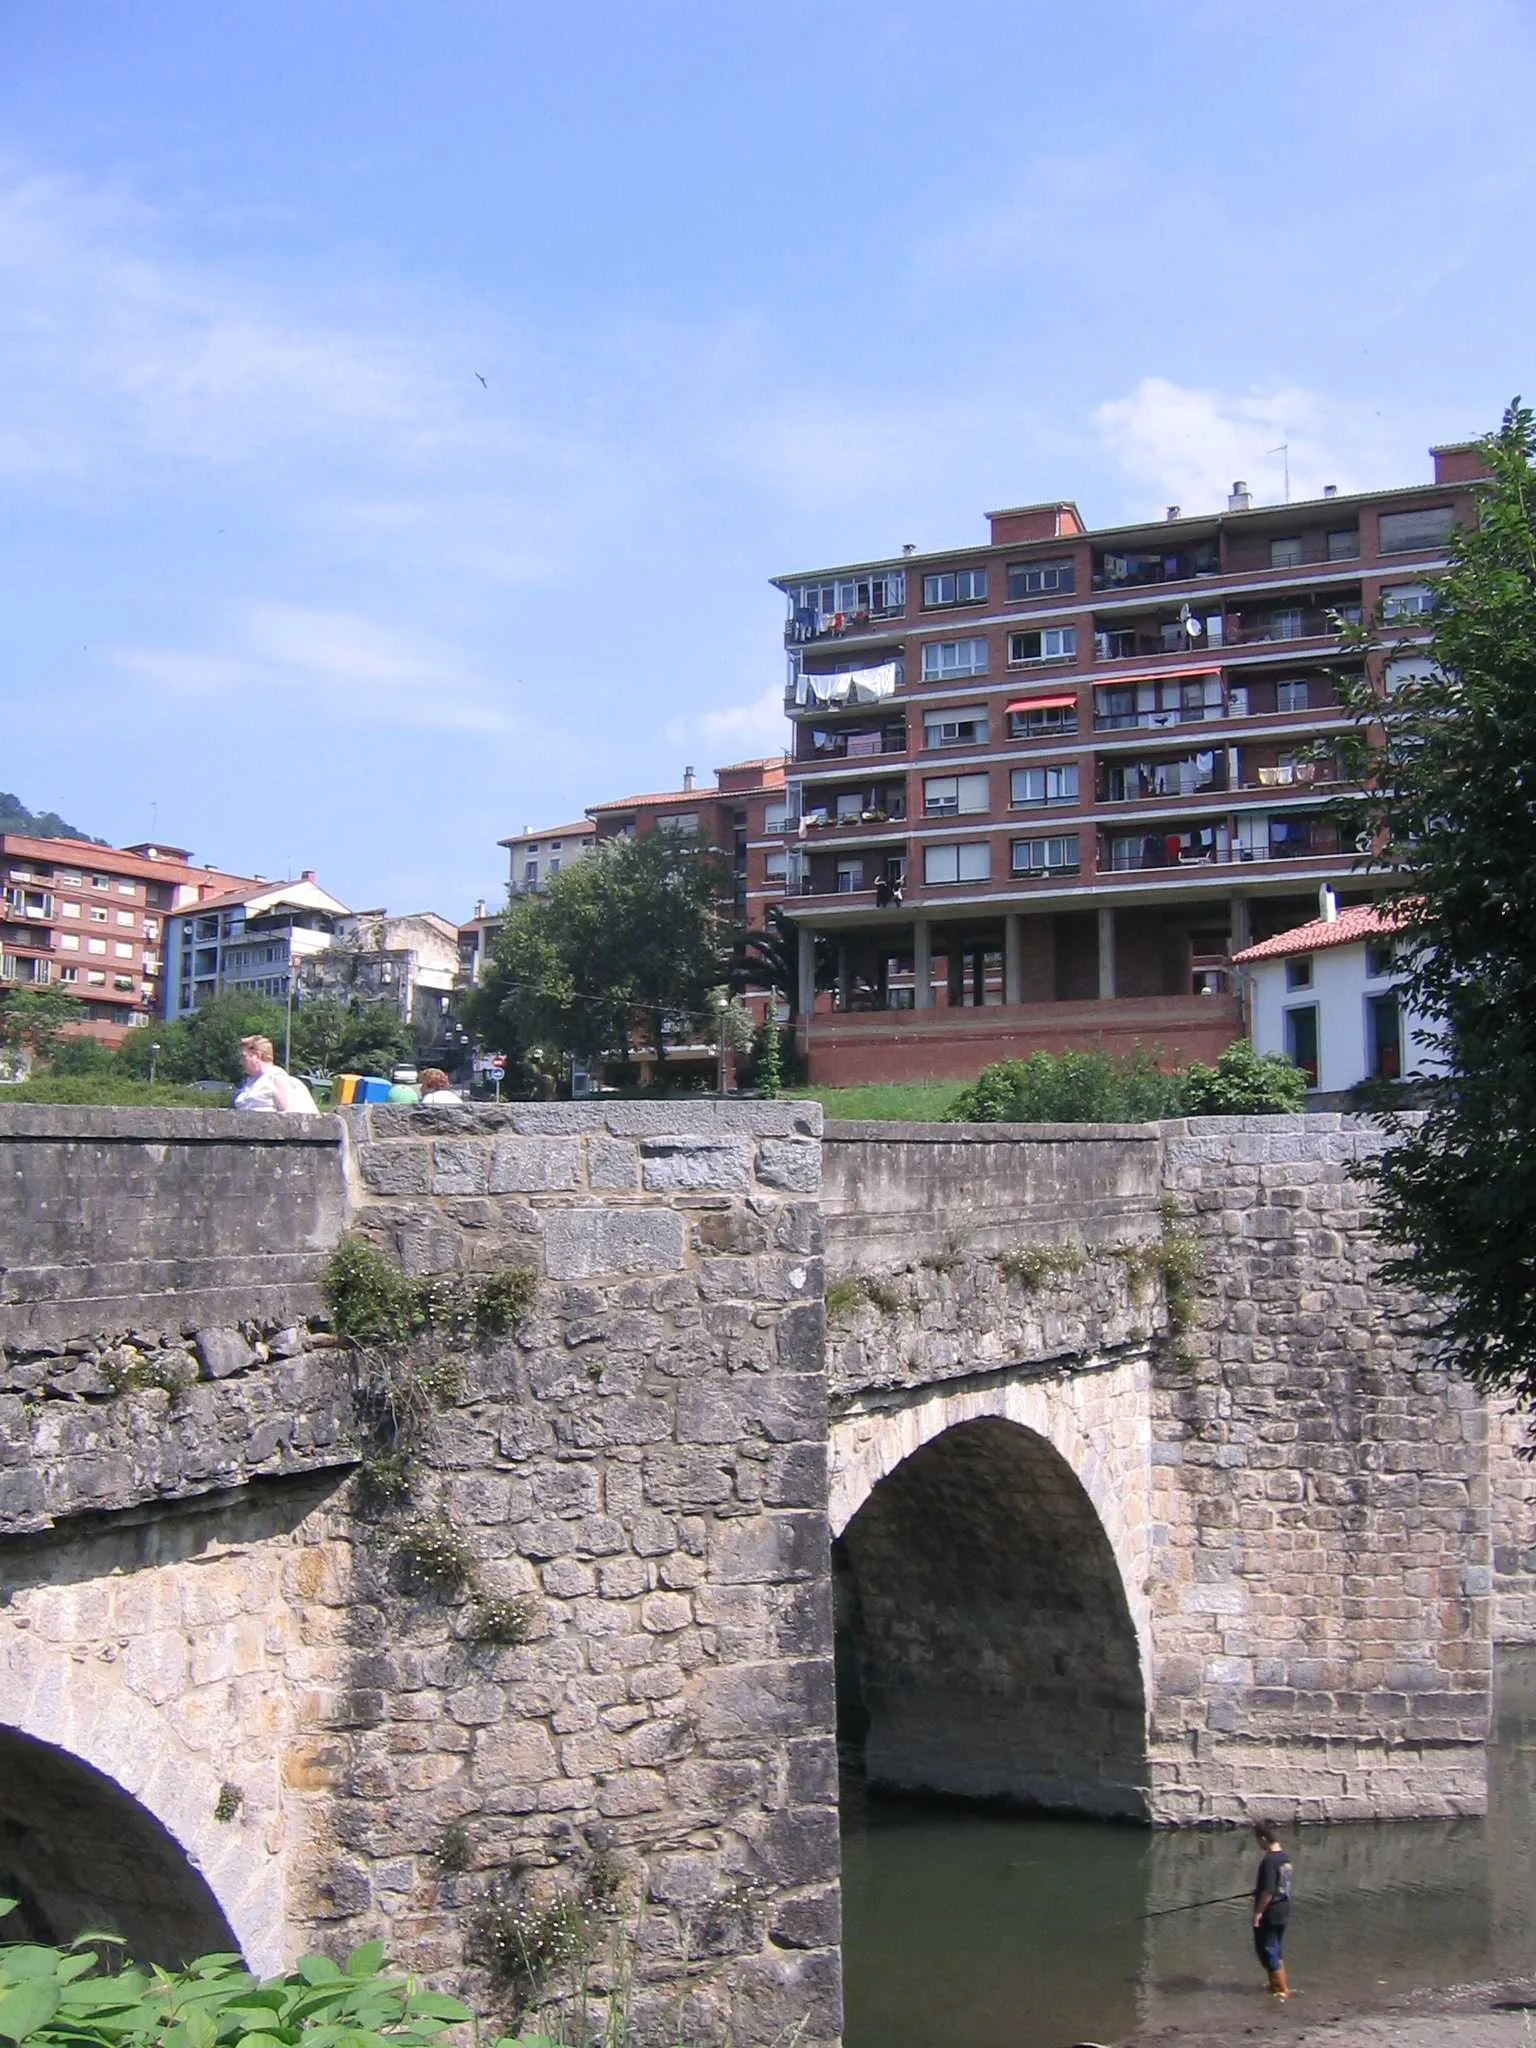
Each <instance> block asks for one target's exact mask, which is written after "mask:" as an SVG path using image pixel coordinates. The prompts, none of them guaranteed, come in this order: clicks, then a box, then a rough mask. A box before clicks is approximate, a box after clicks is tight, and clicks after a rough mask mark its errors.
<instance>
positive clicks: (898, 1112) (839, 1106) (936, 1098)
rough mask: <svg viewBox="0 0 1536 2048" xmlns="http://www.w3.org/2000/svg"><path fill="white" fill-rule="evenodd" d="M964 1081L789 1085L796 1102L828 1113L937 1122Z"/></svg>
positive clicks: (904, 1121) (850, 1119) (850, 1117)
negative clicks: (862, 1085) (861, 1085)
mask: <svg viewBox="0 0 1536 2048" xmlns="http://www.w3.org/2000/svg"><path fill="white" fill-rule="evenodd" d="M965 1086H966V1083H965V1082H964V1081H908V1082H900V1083H898V1082H894V1081H892V1082H883V1083H877V1082H871V1083H870V1085H869V1086H868V1087H865V1088H788V1089H786V1090H785V1094H786V1095H790V1096H793V1097H794V1098H795V1100H796V1101H797V1102H819V1103H820V1104H821V1106H822V1108H823V1109H824V1110H825V1111H826V1113H827V1115H828V1117H836V1118H839V1119H841V1120H843V1121H846V1122H850V1123H852V1122H857V1121H859V1120H860V1119H868V1120H869V1121H871V1122H880V1123H893V1124H936V1123H941V1122H942V1121H943V1119H944V1115H945V1112H946V1111H947V1110H948V1109H949V1106H950V1104H951V1103H952V1102H953V1101H954V1100H955V1097H956V1096H957V1095H958V1094H959V1093H960V1091H961V1090H962V1089H963V1088H964V1087H965Z"/></svg>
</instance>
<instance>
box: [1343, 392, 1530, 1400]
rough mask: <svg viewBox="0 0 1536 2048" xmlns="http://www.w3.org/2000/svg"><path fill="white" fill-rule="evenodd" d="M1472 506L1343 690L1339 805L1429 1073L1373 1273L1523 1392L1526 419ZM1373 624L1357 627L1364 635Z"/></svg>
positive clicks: (1397, 1155)
mask: <svg viewBox="0 0 1536 2048" xmlns="http://www.w3.org/2000/svg"><path fill="white" fill-rule="evenodd" d="M1483 445H1484V448H1485V451H1486V456H1487V460H1488V464H1489V467H1490V471H1491V476H1490V480H1489V482H1488V483H1487V485H1486V486H1484V487H1483V488H1482V491H1481V494H1480V503H1479V515H1478V519H1477V522H1476V524H1475V525H1474V526H1472V527H1471V528H1469V529H1466V530H1463V531H1459V532H1457V533H1455V534H1453V536H1452V538H1451V541H1450V544H1449V548H1448V552H1449V556H1450V569H1449V572H1448V573H1447V575H1446V576H1445V578H1444V579H1443V580H1442V581H1441V582H1439V583H1438V584H1437V585H1436V604H1435V609H1434V612H1433V614H1432V619H1431V628H1432V630H1431V641H1430V645H1429V647H1428V649H1427V650H1426V649H1425V648H1423V647H1422V646H1419V647H1416V648H1414V650H1413V658H1412V660H1411V661H1405V662H1404V663H1403V666H1402V668H1401V669H1399V670H1398V672H1397V674H1396V675H1394V677H1393V682H1394V684H1395V687H1393V688H1391V689H1389V690H1382V691H1380V692H1379V693H1378V692H1376V691H1373V690H1372V689H1371V688H1370V687H1369V685H1355V686H1353V687H1352V689H1351V695H1350V702H1351V709H1352V711H1353V713H1354V716H1355V721H1356V729H1355V733H1354V735H1353V738H1352V741H1351V743H1350V744H1349V745H1348V746H1347V747H1346V748H1345V749H1343V750H1341V751H1342V760H1343V766H1344V768H1345V771H1346V773H1348V774H1350V775H1351V776H1352V777H1354V778H1363V777H1365V776H1367V775H1368V776H1369V777H1370V783H1369V787H1368V788H1367V790H1366V792H1365V793H1364V794H1363V795H1361V796H1359V797H1357V798H1356V799H1354V800H1353V802H1352V803H1350V804H1349V805H1348V806H1347V807H1346V810H1345V822H1346V824H1347V827H1348V829H1350V830H1351V831H1353V832H1354V833H1355V834H1356V835H1357V836H1358V837H1359V838H1360V839H1361V840H1362V842H1363V843H1367V844H1370V845H1372V846H1373V847H1374V849H1375V852H1374V855H1373V864H1374V865H1375V866H1376V868H1377V869H1378V870H1379V872H1380V874H1381V876H1382V878H1383V880H1384V883H1385V890H1386V901H1387V903H1388V905H1389V906H1390V907H1391V910H1392V912H1393V914H1394V915H1395V917H1396V919H1397V921H1398V927H1399V940H1398V951H1399V956H1400V962H1401V967H1402V975H1401V985H1402V988H1403V990H1404V993H1405V994H1406V996H1407V998H1408V1004H1409V1007H1410V1008H1411V1009H1413V1010H1416V1011H1418V1012H1419V1013H1420V1014H1421V1015H1422V1016H1424V1017H1425V1018H1426V1019H1427V1020H1428V1021H1429V1024H1430V1027H1431V1030H1432V1033H1433V1036H1434V1038H1435V1040H1436V1042H1437V1044H1438V1048H1439V1050H1440V1053H1441V1056H1442V1058H1443V1059H1444V1061H1445V1062H1446V1067H1447V1071H1446V1073H1445V1074H1444V1076H1443V1077H1442V1078H1439V1079H1437V1080H1434V1081H1433V1082H1431V1083H1430V1084H1429V1086H1428V1087H1427V1089H1426V1091H1425V1094H1426V1099H1427V1111H1426V1114H1425V1116H1424V1118H1423V1120H1422V1121H1421V1122H1418V1123H1417V1124H1414V1123H1410V1122H1409V1121H1408V1120H1407V1119H1406V1118H1401V1117H1399V1118H1393V1119H1390V1120H1389V1121H1390V1122H1391V1125H1392V1129H1393V1135H1394V1143H1393V1145H1392V1146H1391V1147H1390V1149H1389V1150H1388V1151H1387V1153H1386V1154H1385V1156H1384V1157H1383V1158H1382V1159H1381V1160H1380V1162H1379V1163H1378V1164H1377V1165H1375V1166H1374V1168H1372V1169H1371V1173H1372V1177H1373V1178H1374V1180H1375V1182H1376V1186H1377V1192H1378V1196H1379V1201H1380V1227H1381V1230H1382V1233H1383V1235H1384V1237H1385V1239H1386V1241H1387V1243H1388V1245H1389V1246H1390V1247H1392V1248H1393V1255H1392V1257H1391V1258H1390V1259H1389V1260H1388V1262H1387V1264H1386V1266H1385V1268H1384V1277H1385V1278H1387V1279H1388V1280H1396V1281H1405V1282H1409V1283H1411V1284H1413V1285H1414V1286H1416V1287H1418V1288H1420V1289H1422V1290H1423V1291H1424V1292H1425V1293H1426V1294H1427V1295H1428V1296H1429V1298H1430V1299H1431V1300H1432V1301H1433V1302H1435V1303H1436V1304H1437V1307H1438V1319H1437V1320H1438V1332H1439V1337H1440V1341H1441V1344H1442V1347H1443V1351H1444V1355H1445V1356H1446V1357H1447V1359H1448V1360H1449V1361H1450V1362H1452V1363H1454V1364H1455V1365H1457V1366H1459V1367H1460V1368H1461V1369H1462V1370H1463V1371H1464V1372H1466V1373H1468V1374H1469V1375H1470V1376H1471V1377H1472V1378H1473V1379H1474V1380H1475V1381H1476V1382H1477V1383H1478V1384H1479V1385H1481V1386H1483V1387H1486V1388H1489V1389H1503V1390H1508V1391H1510V1392H1513V1393H1514V1394H1515V1395H1517V1396H1518V1397H1519V1398H1520V1399H1521V1400H1522V1401H1523V1402H1526V1403H1533V1402H1536V472H1533V458H1536V419H1533V415H1532V413H1531V412H1530V410H1529V409H1528V408H1527V407H1525V406H1524V405H1522V404H1521V403H1520V402H1519V401H1518V400H1516V402H1515V403H1514V404H1513V405H1512V406H1511V407H1510V409H1509V411H1508V412H1507V413H1506V415H1505V417H1504V421H1503V425H1502V427H1501V429H1500V431H1499V432H1498V433H1497V434H1495V435H1493V436H1490V437H1489V438H1488V440H1487V441H1486V442H1485V443H1484V444H1483ZM1382 625H1383V622H1382V621H1380V620H1378V621H1377V622H1376V624H1375V629H1374V633H1368V634H1367V635H1366V636H1364V638H1363V640H1362V643H1361V644H1362V645H1363V644H1365V643H1366V641H1370V640H1374V644H1375V645H1376V646H1377V647H1378V649H1379V650H1380V651H1382V652H1383V653H1385V654H1387V655H1389V656H1390V655H1392V654H1393V653H1394V652H1395V653H1398V654H1404V653H1406V650H1405V649H1396V650H1394V649H1393V648H1392V647H1391V646H1390V645H1387V646H1383V641H1384V639H1385V637H1386V636H1385V635H1384V634H1383V631H1382Z"/></svg>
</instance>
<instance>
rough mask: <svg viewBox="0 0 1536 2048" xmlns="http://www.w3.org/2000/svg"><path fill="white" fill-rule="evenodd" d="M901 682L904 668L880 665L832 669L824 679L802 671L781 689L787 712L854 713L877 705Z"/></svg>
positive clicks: (891, 663)
mask: <svg viewBox="0 0 1536 2048" xmlns="http://www.w3.org/2000/svg"><path fill="white" fill-rule="evenodd" d="M902 680H903V664H902V663H901V662H899V661H883V662H878V663H876V664H874V665H873V666H871V667H868V668H849V669H835V670H831V671H829V672H828V673H826V674H824V675H818V674H816V673H815V672H814V671H812V670H805V669H802V670H801V671H800V672H799V673H798V674H796V675H794V676H792V677H791V679H790V681H789V682H788V683H787V684H786V685H785V688H784V709H785V710H786V711H788V712H795V711H809V712H830V711H857V710H860V709H864V708H867V707H868V706H869V705H871V704H880V703H883V702H884V701H885V699H886V698H888V697H891V696H893V695H894V694H895V692H896V690H897V689H898V688H899V687H900V685H901V683H902Z"/></svg>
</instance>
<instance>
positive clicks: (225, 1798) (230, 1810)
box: [213, 1780, 245, 1823]
mask: <svg viewBox="0 0 1536 2048" xmlns="http://www.w3.org/2000/svg"><path fill="white" fill-rule="evenodd" d="M244 1801H245V1794H244V1793H243V1792H242V1791H241V1789H240V1787H239V1786H238V1785H231V1784H230V1783H229V1782H228V1781H227V1780H226V1782H225V1783H224V1784H222V1785H221V1786H220V1787H219V1796H218V1798H217V1799H216V1800H215V1801H214V1802H213V1817H214V1819H215V1820H216V1821H219V1822H220V1823H225V1822H228V1821H232V1820H233V1819H234V1817H235V1815H236V1814H237V1813H238V1812H239V1811H240V1808H241V1806H242V1805H243V1804H244Z"/></svg>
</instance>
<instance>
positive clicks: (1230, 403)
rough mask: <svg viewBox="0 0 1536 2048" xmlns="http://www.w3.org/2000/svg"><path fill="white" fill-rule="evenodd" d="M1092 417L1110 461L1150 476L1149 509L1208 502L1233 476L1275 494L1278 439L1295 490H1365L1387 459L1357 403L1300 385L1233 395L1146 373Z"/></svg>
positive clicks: (1258, 492) (1266, 497)
mask: <svg viewBox="0 0 1536 2048" xmlns="http://www.w3.org/2000/svg"><path fill="white" fill-rule="evenodd" d="M1092 423H1093V427H1094V430H1095V432H1096V433H1097V435H1098V438H1099V440H1100V442H1101V444H1102V446H1103V450H1104V454H1105V456H1106V457H1107V458H1108V460H1109V462H1110V463H1111V464H1112V465H1113V466H1114V467H1115V468H1117V469H1119V470H1120V471H1121V472H1122V473H1123V474H1124V475H1125V476H1126V477H1128V478H1129V479H1131V480H1132V481H1134V482H1136V483H1138V484H1146V485H1150V486H1151V489H1152V493H1153V495H1152V497H1151V498H1150V500H1149V502H1148V504H1147V507H1146V510H1147V512H1148V513H1150V512H1152V511H1153V510H1158V511H1160V510H1162V509H1163V507H1164V506H1165V505H1167V504H1177V505H1182V506H1183V508H1184V510H1185V511H1186V512H1190V513H1194V512H1209V511H1214V510H1215V509H1216V508H1217V507H1219V506H1221V505H1224V504H1225V503H1226V499H1227V494H1228V492H1229V491H1230V490H1231V488H1232V485H1233V483H1234V482H1235V481H1237V480H1238V479H1239V478H1241V480H1242V481H1243V482H1244V483H1246V484H1247V485H1248V487H1249V489H1250V491H1251V492H1252V493H1253V496H1254V501H1255V503H1259V502H1270V503H1275V504H1278V503H1280V502H1281V501H1282V499H1283V497H1284V494H1285V464H1286V460H1287V457H1286V455H1284V454H1282V453H1281V452H1279V451H1280V450H1281V448H1282V446H1283V445H1284V446H1286V447H1288V449H1289V462H1290V491H1291V496H1292V497H1293V498H1316V497H1321V495H1322V491H1323V486H1324V485H1325V484H1337V485H1338V487H1339V489H1340V490H1341V491H1350V490H1370V489H1373V488H1375V487H1377V486H1379V485H1380V483H1381V481H1382V479H1383V477H1384V476H1385V475H1386V474H1387V473H1388V469H1389V466H1390V465H1389V460H1388V457H1387V454H1386V451H1385V448H1384V446H1383V436H1382V434H1381V431H1380V429H1379V428H1378V427H1377V426H1376V425H1375V420H1374V416H1373V415H1371V414H1370V413H1368V412H1367V411H1366V409H1365V408H1364V407H1354V408H1351V407H1348V406H1342V405H1331V404H1329V403H1327V402H1325V401H1324V400H1323V399H1321V398H1320V397H1319V396H1318V395H1317V394H1316V393H1315V392H1311V391H1306V390H1303V389H1300V388H1291V389H1282V390H1277V391H1268V392H1253V393H1249V394H1247V395H1245V396H1242V397H1233V396H1229V395H1227V394H1225V393H1221V392H1216V391H1202V390H1196V389H1191V388H1189V387H1188V386H1185V385H1180V384H1174V383H1171V382H1170V381H1169V380H1168V379H1167V378H1164V377H1144V378H1143V379H1142V381H1141V382H1140V383H1139V384H1138V385H1137V386H1136V388H1135V390H1134V391H1132V392H1131V393H1130V394H1129V396H1127V397H1125V398H1116V399H1110V400H1109V401H1107V402H1106V403H1105V404H1103V405H1100V406H1099V407H1098V408H1097V409H1096V410H1095V412H1094V414H1093V422H1092Z"/></svg>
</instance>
